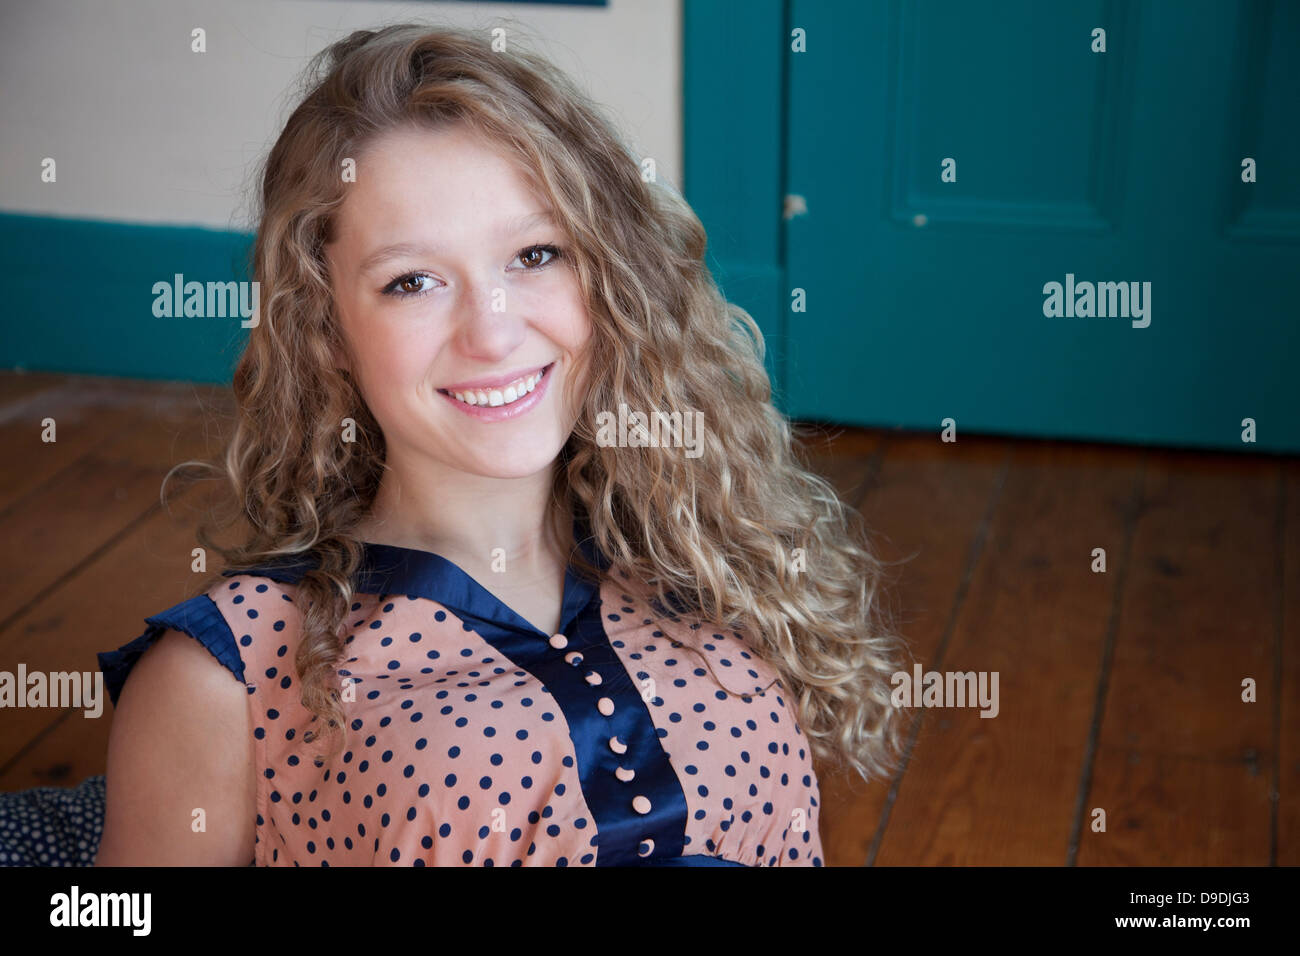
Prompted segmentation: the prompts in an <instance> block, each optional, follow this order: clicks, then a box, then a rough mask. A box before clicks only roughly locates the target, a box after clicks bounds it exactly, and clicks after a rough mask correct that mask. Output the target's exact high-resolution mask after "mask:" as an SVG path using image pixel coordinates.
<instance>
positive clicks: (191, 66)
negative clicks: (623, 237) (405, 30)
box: [0, 0, 682, 230]
mask: <svg viewBox="0 0 1300 956" xmlns="http://www.w3.org/2000/svg"><path fill="white" fill-rule="evenodd" d="M408 20H412V21H417V22H429V23H432V24H447V25H452V26H457V27H478V28H481V29H483V30H485V31H488V30H490V29H491V27H493V26H496V25H502V26H505V27H506V29H507V31H508V32H507V38H508V37H509V35H510V34H509V31H510V29H511V22H510V21H513V22H514V23H516V24H518V25H519V26H521V27H522V28H523V29H524V31H525V33H526V35H527V37H528V38H529V40H531V41H532V42H531V43H529V46H530V47H531V48H533V49H537V50H539V51H540V52H542V53H543V54H544V55H546V56H548V57H549V58H550V59H551V60H552V62H554V63H555V64H556V65H557V66H559V67H560V68H561V69H563V70H565V71H566V72H567V73H568V74H569V75H570V76H571V77H572V78H573V79H574V80H575V81H576V82H577V83H578V85H579V86H580V87H582V88H583V89H585V90H586V91H587V92H588V93H590V94H592V95H593V97H594V99H595V100H596V102H597V103H598V104H600V105H601V106H603V107H604V108H605V111H606V113H607V115H609V116H610V117H611V118H612V119H613V121H614V122H615V124H616V125H617V127H618V128H619V129H620V130H621V131H622V132H623V133H624V135H625V137H626V139H627V141H628V142H629V144H630V145H631V146H632V148H633V150H634V155H638V156H642V157H645V156H651V157H654V159H655V162H656V165H657V172H658V177H659V179H660V180H661V181H664V182H667V183H670V184H672V185H673V186H674V187H675V188H678V189H680V184H681V176H680V170H681V164H682V158H681V148H682V143H681V126H682V123H681V119H682V118H681V43H680V36H681V10H680V0H610V2H609V4H608V5H607V6H605V7H583V6H561V5H552V4H528V3H377V2H367V0H275V2H272V0H256V2H249V0H39V2H36V0H0V130H2V131H3V133H2V134H0V210H3V211H7V212H24V213H35V214H46V215H55V216H70V217H78V218H86V219H114V220H125V221H133V222H154V223H170V224H194V225H203V226H209V227H215V228H233V229H239V230H251V229H252V224H251V222H250V221H249V216H250V209H251V203H250V197H251V196H253V195H254V194H255V192H256V183H255V180H254V176H255V166H256V163H257V162H258V160H259V159H260V158H261V157H262V156H264V155H265V153H266V151H267V150H268V149H269V148H270V146H271V145H272V143H273V142H274V140H275V137H276V135H278V133H279V130H280V128H281V126H282V124H283V122H284V120H285V119H286V118H287V117H288V115H289V112H290V111H291V110H292V108H293V105H294V104H293V102H292V91H293V89H294V87H295V86H296V81H297V79H298V77H299V75H300V73H301V71H302V69H303V67H304V66H305V65H306V63H307V60H308V59H309V58H310V57H311V56H312V55H313V54H315V53H317V52H318V51H319V50H320V49H322V48H323V47H325V46H326V45H328V44H329V43H330V42H331V41H333V40H335V39H337V38H339V37H341V36H344V35H346V34H347V33H349V32H350V31H352V30H354V29H362V28H373V27H376V26H381V25H383V24H386V23H394V22H401V21H408ZM195 27H202V28H204V30H205V31H206V33H207V52H206V53H193V52H191V50H190V44H191V37H190V31H191V30H192V29H194V28H195ZM45 157H52V158H53V159H54V160H55V161H56V163H57V182H55V183H44V182H42V181H41V163H42V160H43V159H44V158H45Z"/></svg>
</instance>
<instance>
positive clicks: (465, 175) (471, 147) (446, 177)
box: [334, 126, 545, 245]
mask: <svg viewBox="0 0 1300 956" xmlns="http://www.w3.org/2000/svg"><path fill="white" fill-rule="evenodd" d="M544 205H545V204H544V203H542V202H541V201H540V198H539V197H537V196H535V195H534V193H533V192H532V190H531V188H530V187H529V184H528V182H527V180H526V179H525V177H524V176H523V175H522V174H521V172H520V170H519V169H518V167H517V166H516V165H515V164H514V162H512V160H511V158H510V157H508V156H507V154H506V152H505V150H504V148H503V147H501V146H500V145H499V144H496V143H493V142H491V141H490V140H488V139H486V138H485V137H483V136H482V135H481V134H479V133H477V132H476V131H474V130H471V129H469V128H467V127H464V126H452V127H445V128H441V129H425V128H421V127H414V126H404V127H399V128H397V129H393V130H389V131H387V132H384V133H382V134H379V135H378V136H376V137H375V138H374V139H373V140H371V141H370V142H369V143H367V144H366V147H365V148H364V149H363V150H361V151H360V154H359V155H358V156H357V157H356V182H350V183H348V184H347V192H346V194H345V196H344V200H343V203H342V205H341V207H340V208H339V210H338V212H337V214H336V220H335V226H336V229H335V233H334V235H335V239H336V241H337V243H338V244H340V245H351V244H353V243H355V242H361V243H367V242H374V241H376V240H377V239H379V238H383V239H389V238H391V237H393V236H394V235H395V234H397V233H399V232H400V233H404V234H405V233H419V234H422V235H423V234H427V233H429V232H431V231H432V232H434V233H439V234H446V233H454V234H458V235H463V236H464V237H465V238H466V239H471V238H475V237H476V232H477V230H478V227H480V226H481V227H486V226H488V225H490V224H491V223H492V222H495V221H498V220H500V219H502V218H506V217H512V216H521V215H523V214H526V213H529V212H533V211H535V210H537V209H540V208H543V207H544Z"/></svg>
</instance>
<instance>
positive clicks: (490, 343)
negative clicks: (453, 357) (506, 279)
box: [456, 283, 527, 363]
mask: <svg viewBox="0 0 1300 956" xmlns="http://www.w3.org/2000/svg"><path fill="white" fill-rule="evenodd" d="M526 331H527V323H526V322H525V321H524V319H523V318H522V317H521V316H520V315H519V314H518V313H517V312H514V311H512V310H511V308H510V302H509V298H508V291H507V290H506V288H505V287H504V286H503V285H501V284H499V283H495V284H493V283H480V284H477V285H474V286H472V287H471V286H466V287H465V289H464V291H463V293H462V297H461V301H460V302H458V303H457V328H456V341H457V345H458V346H459V347H460V350H461V351H462V352H463V353H464V354H465V356H466V357H468V358H472V359H475V360H478V361H481V362H484V363H489V362H497V361H500V360H501V359H504V358H505V357H506V356H508V355H509V354H510V353H511V352H513V351H514V350H515V349H516V348H518V347H519V346H520V344H521V343H522V342H523V341H524V335H525V332H526Z"/></svg>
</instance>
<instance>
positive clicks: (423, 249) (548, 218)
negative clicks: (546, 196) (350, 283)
mask: <svg viewBox="0 0 1300 956" xmlns="http://www.w3.org/2000/svg"><path fill="white" fill-rule="evenodd" d="M555 222H556V219H555V215H554V213H552V212H551V211H550V210H549V209H544V210H542V211H541V212H535V213H531V214H530V215H527V216H519V217H517V218H515V219H507V220H506V221H505V222H502V223H500V224H499V225H498V226H497V228H496V229H495V230H494V232H493V235H494V236H495V237H497V238H508V237H510V236H517V235H518V234H519V233H521V232H523V231H524V230H526V229H531V228H532V227H533V226H537V225H541V224H543V223H549V224H551V225H554V224H555ZM442 250H443V246H442V245H440V244H439V243H435V242H394V243H391V244H390V245H387V246H381V247H380V248H378V249H376V250H375V251H374V252H372V253H370V254H369V255H368V256H366V257H365V258H364V259H362V260H361V265H360V270H361V272H363V273H366V272H370V271H371V270H372V269H374V268H375V267H376V266H379V265H382V264H383V263H385V262H387V261H388V260H389V259H394V258H397V257H398V256H421V255H438V254H439V253H440V252H441V251H442Z"/></svg>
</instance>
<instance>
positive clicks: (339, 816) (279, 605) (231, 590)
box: [99, 544, 822, 866]
mask: <svg viewBox="0 0 1300 956" xmlns="http://www.w3.org/2000/svg"><path fill="white" fill-rule="evenodd" d="M602 566H605V565H603V564H602ZM301 572H302V568H301V567H298V568H294V567H275V568H266V569H258V570H256V571H251V572H247V571H246V572H239V573H230V572H228V573H227V580H223V581H222V582H221V583H220V584H218V585H216V586H214V587H213V588H211V589H210V590H209V591H207V593H205V594H201V595H199V596H197V597H195V598H193V599H191V600H189V601H186V602H184V603H182V604H180V605H177V606H176V607H174V608H171V609H169V610H168V611H166V612H164V613H163V614H160V615H157V616H155V617H152V618H149V619H147V623H148V624H149V629H148V630H147V631H146V632H145V633H144V634H143V635H141V636H140V637H139V638H137V639H136V640H135V641H133V642H132V643H131V644H128V645H126V646H125V647H123V648H120V649H119V650H117V651H112V652H108V653H105V654H101V655H99V659H100V665H101V667H102V669H103V670H104V673H105V679H106V683H107V685H108V688H109V694H110V696H111V698H112V700H113V701H114V703H116V702H117V698H118V694H119V692H120V690H121V687H122V686H123V684H124V682H125V680H126V678H127V675H128V673H129V670H130V667H131V666H132V664H133V663H134V661H135V660H136V659H138V657H139V655H140V654H141V653H143V651H144V649H145V648H147V647H148V646H149V644H150V643H152V642H153V641H154V640H156V639H157V638H158V637H159V636H160V635H161V634H162V633H163V631H165V630H166V629H167V628H169V627H171V628H176V629H178V630H180V631H183V632H184V633H187V634H189V635H191V636H193V637H194V638H196V639H197V640H199V641H200V642H202V643H203V644H204V646H205V647H207V648H208V649H209V650H210V651H211V652H212V653H213V655H214V656H215V657H216V658H217V659H218V660H219V661H221V663H222V664H223V665H225V666H226V667H227V668H228V669H229V670H230V671H231V673H232V674H233V676H234V677H235V678H236V679H237V680H239V681H240V682H242V683H243V684H244V685H245V686H246V687H247V688H248V706H249V714H250V720H251V726H252V727H253V737H254V748H255V753H256V760H257V769H258V788H257V820H256V860H255V862H256V863H257V864H258V865H262V866H357V865H390V866H628V865H700V864H706V865H739V866H820V865H822V848H821V842H820V839H819V835H818V788H817V780H816V777H815V775H814V772H813V768H812V763H811V753H810V751H809V748H808V745H807V740H806V738H805V737H804V735H803V732H802V731H801V729H800V728H799V725H798V723H797V721H796V719H795V715H794V711H793V708H792V706H791V702H790V700H789V699H788V698H787V696H786V693H785V691H784V689H783V687H782V685H781V682H780V681H779V680H778V677H777V674H776V671H775V670H774V669H773V668H772V667H770V666H769V665H768V664H767V663H765V662H764V661H762V660H761V659H760V658H759V657H758V656H757V655H756V654H754V653H753V651H751V650H750V648H749V647H748V645H747V644H746V642H745V640H744V638H743V636H742V635H741V634H740V633H739V632H736V631H726V632H722V631H719V630H717V629H714V628H710V627H708V626H705V625H701V624H700V623H699V622H698V621H693V620H692V619H691V617H690V616H689V615H688V614H687V613H685V612H684V610H683V609H682V607H681V606H680V604H678V605H676V606H675V607H674V609H672V610H668V609H665V608H663V607H661V606H659V605H658V603H657V602H655V601H654V600H652V599H649V598H647V597H645V596H643V595H642V594H641V593H640V592H639V591H638V590H637V588H636V587H635V586H634V585H633V583H632V582H631V581H630V580H628V579H627V578H626V577H624V576H622V575H616V574H609V573H607V574H606V576H605V577H604V578H603V579H602V581H601V582H600V583H599V584H596V583H593V582H589V581H584V580H582V579H581V578H579V577H578V576H577V574H576V573H575V571H574V570H572V569H570V571H569V573H568V575H567V577H566V583H565V591H564V600H563V611H562V625H561V628H560V631H559V632H558V633H556V634H546V633H543V632H542V631H539V630H538V629H536V628H535V627H533V626H532V625H531V624H529V623H528V622H527V621H526V620H524V619H523V618H522V617H520V616H519V615H518V614H517V613H515V612H514V611H512V610H511V609H510V608H508V607H507V606H506V605H505V604H504V603H503V602H501V601H500V599H498V598H497V597H495V596H494V595H493V594H492V593H491V592H489V591H488V590H487V589H486V588H484V587H483V586H482V585H480V584H479V583H478V582H476V581H475V580H474V579H473V578H471V577H470V576H469V575H468V574H466V573H465V572H464V571H462V570H461V569H460V568H459V567H458V566H456V565H455V564H453V563H451V562H450V561H447V560H446V559H444V558H442V557H441V556H439V555H436V554H433V553H431V552H426V551H418V550H413V549H409V548H398V547H394V546H390V545H378V544H368V545H366V554H365V561H364V564H363V568H362V571H361V572H359V576H358V577H359V579H358V581H357V589H358V595H357V598H356V600H355V602H354V603H353V604H352V606H351V609H350V613H349V615H348V617H347V620H346V622H345V627H346V631H345V636H344V638H343V647H344V654H343V658H342V659H341V660H340V662H339V663H338V665H337V675H338V681H339V687H340V688H341V691H342V695H343V708H344V713H345V715H346V719H347V730H348V738H347V743H346V746H345V748H344V749H343V750H342V751H341V752H340V753H339V755H338V756H336V757H335V758H333V759H332V760H327V761H326V762H323V763H322V765H320V766H318V765H317V764H316V762H315V757H314V754H315V750H314V749H313V744H312V743H311V742H304V739H303V738H304V735H305V734H306V733H307V732H308V731H310V730H315V729H316V728H317V727H318V726H319V721H318V719H317V718H316V717H315V715H313V714H312V713H311V712H310V711H308V710H307V709H306V708H304V707H303V706H302V704H301V701H300V689H299V687H298V679H297V676H296V674H295V672H294V666H293V660H294V653H295V651H296V649H297V643H298V640H299V628H300V626H301V621H302V616H301V609H300V608H299V607H298V605H297V604H296V603H295V594H296V587H295V582H296V581H297V580H299V579H300V577H301Z"/></svg>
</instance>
